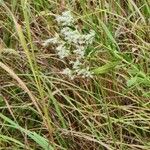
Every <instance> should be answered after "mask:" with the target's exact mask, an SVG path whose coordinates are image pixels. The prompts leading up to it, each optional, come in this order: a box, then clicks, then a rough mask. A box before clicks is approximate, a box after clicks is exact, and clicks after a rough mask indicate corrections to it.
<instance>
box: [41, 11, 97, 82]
mask: <svg viewBox="0 0 150 150" xmlns="http://www.w3.org/2000/svg"><path fill="white" fill-rule="evenodd" d="M56 21H57V23H58V25H59V26H60V28H61V29H60V32H59V34H56V35H55V37H53V38H49V39H47V40H45V41H44V43H43V46H48V45H50V44H52V45H53V46H55V50H56V53H57V55H58V56H59V58H60V59H63V58H68V57H69V58H73V60H70V59H69V60H70V62H69V64H70V65H71V69H70V68H66V69H64V70H63V71H62V74H65V75H68V77H69V78H71V79H74V78H75V77H76V76H81V77H89V78H92V74H93V73H92V72H91V71H90V67H89V66H87V60H86V49H87V47H88V46H89V45H91V44H92V43H93V41H94V38H95V31H94V30H90V32H89V33H88V34H83V33H81V32H80V31H79V30H78V29H77V27H76V26H75V20H74V18H73V16H72V14H71V12H70V11H65V12H63V13H62V15H57V16H56ZM58 35H59V36H58ZM70 56H72V57H70Z"/></svg>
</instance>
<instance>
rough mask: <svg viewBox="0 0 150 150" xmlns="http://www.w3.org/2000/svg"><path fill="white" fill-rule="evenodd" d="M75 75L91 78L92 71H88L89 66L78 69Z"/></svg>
mask: <svg viewBox="0 0 150 150" xmlns="http://www.w3.org/2000/svg"><path fill="white" fill-rule="evenodd" d="M77 75H81V76H82V77H83V78H86V77H89V78H92V77H93V73H92V72H90V71H89V67H87V68H83V69H80V70H78V73H77Z"/></svg>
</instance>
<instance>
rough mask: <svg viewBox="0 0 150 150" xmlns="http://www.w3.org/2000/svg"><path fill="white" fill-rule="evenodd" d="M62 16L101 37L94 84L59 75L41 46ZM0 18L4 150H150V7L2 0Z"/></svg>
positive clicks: (57, 63) (129, 2) (115, 1)
mask: <svg viewBox="0 0 150 150" xmlns="http://www.w3.org/2000/svg"><path fill="white" fill-rule="evenodd" d="M64 10H70V11H71V12H72V13H73V14H74V17H75V19H76V20H77V22H78V26H79V27H80V28H83V29H84V30H85V31H88V30H89V29H93V30H94V31H95V32H96V38H95V42H94V48H93V49H92V50H91V51H92V53H93V54H94V55H92V57H91V58H90V63H91V64H92V65H93V68H94V70H93V71H94V73H95V75H94V77H93V78H92V79H83V78H80V77H78V78H75V79H74V80H70V79H69V78H68V77H67V76H65V75H62V74H60V71H61V69H62V68H64V67H65V66H67V64H66V63H65V62H64V61H63V60H61V59H59V58H58V57H57V56H56V54H55V53H54V52H53V50H52V47H51V46H49V47H43V46H42V43H43V40H45V39H47V38H49V37H53V36H54V34H55V32H57V30H58V26H57V24H56V21H55V18H54V16H55V15H56V14H61V12H63V11H64ZM0 12H1V13H0V118H1V119H0V148H1V149H14V150H15V149H29V150H30V149H37V150H38V149H45V150H53V149H60V150H64V149H66V150H68V149H72V150H76V149H81V150H82V149H84V150H91V149H92V150H94V149H96V150H97V149H100V150H105V149H107V150H118V149H119V150H149V149H150V140H149V139H150V110H149V109H150V59H149V55H150V2H149V1H148V0H142V1H140V0H126V1H124V0H110V1H105V0H97V1H96V0H74V1H69V0H63V1H58V0H47V1H46V0H35V1H28V0H20V1H17V0H11V1H10V0H5V1H2V0H1V1H0Z"/></svg>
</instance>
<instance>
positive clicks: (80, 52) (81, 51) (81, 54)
mask: <svg viewBox="0 0 150 150" xmlns="http://www.w3.org/2000/svg"><path fill="white" fill-rule="evenodd" d="M73 52H74V53H75V54H76V55H78V57H79V58H83V57H84V55H85V47H84V46H77V49H75V50H74V51H73Z"/></svg>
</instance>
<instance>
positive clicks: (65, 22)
mask: <svg viewBox="0 0 150 150" xmlns="http://www.w3.org/2000/svg"><path fill="white" fill-rule="evenodd" d="M56 20H57V22H58V24H60V25H62V26H70V25H72V24H73V22H74V19H73V17H72V15H71V12H70V11H65V12H63V13H62V15H61V16H60V15H58V16H56Z"/></svg>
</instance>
